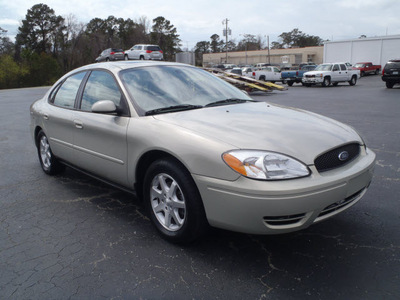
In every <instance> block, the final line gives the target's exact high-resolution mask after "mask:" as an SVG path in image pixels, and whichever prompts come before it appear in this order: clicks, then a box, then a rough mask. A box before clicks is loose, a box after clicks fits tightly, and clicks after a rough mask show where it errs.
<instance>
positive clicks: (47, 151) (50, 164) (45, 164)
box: [36, 130, 64, 175]
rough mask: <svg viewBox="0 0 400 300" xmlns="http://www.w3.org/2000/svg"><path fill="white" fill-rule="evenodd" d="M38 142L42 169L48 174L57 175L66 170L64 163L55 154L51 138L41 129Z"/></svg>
mask: <svg viewBox="0 0 400 300" xmlns="http://www.w3.org/2000/svg"><path fill="white" fill-rule="evenodd" d="M36 144H37V151H38V156H39V161H40V165H41V167H42V170H43V171H44V172H45V173H46V174H48V175H55V174H58V173H60V172H62V171H63V170H64V165H62V164H61V163H60V162H59V161H58V160H57V158H56V157H55V156H54V155H53V152H52V151H51V148H50V144H49V140H48V139H47V136H46V135H45V133H44V132H43V131H42V130H40V131H39V133H38V135H37V142H36Z"/></svg>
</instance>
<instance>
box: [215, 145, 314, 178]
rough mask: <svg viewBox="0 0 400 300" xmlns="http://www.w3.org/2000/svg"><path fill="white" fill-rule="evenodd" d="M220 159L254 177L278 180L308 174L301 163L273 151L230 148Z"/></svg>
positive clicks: (239, 171)
mask: <svg viewBox="0 0 400 300" xmlns="http://www.w3.org/2000/svg"><path fill="white" fill-rule="evenodd" d="M222 159H223V160H224V162H225V163H226V164H227V165H228V166H229V167H231V168H232V169H233V170H234V171H236V172H238V173H239V174H241V175H243V176H246V177H249V178H254V179H263V180H279V179H291V178H299V177H305V176H308V175H310V171H309V170H308V168H307V166H306V165H304V164H303V163H301V162H299V161H298V160H296V159H294V158H292V157H289V156H286V155H283V154H279V153H275V152H268V151H257V150H232V151H229V152H226V153H224V154H223V155H222Z"/></svg>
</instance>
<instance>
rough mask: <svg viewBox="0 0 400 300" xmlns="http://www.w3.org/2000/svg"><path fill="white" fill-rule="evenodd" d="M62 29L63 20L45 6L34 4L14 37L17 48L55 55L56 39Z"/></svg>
mask: <svg viewBox="0 0 400 300" xmlns="http://www.w3.org/2000/svg"><path fill="white" fill-rule="evenodd" d="M63 29H64V18H63V17H61V16H56V15H55V13H54V10H53V9H51V8H50V7H48V6H47V5H46V4H36V5H34V6H32V8H31V9H28V12H27V14H26V17H25V19H24V20H22V26H20V27H19V28H18V34H17V36H16V43H17V47H19V48H20V47H24V48H28V49H31V50H33V51H35V52H36V53H42V52H45V53H52V52H53V54H57V50H58V49H57V38H58V37H59V35H60V32H62V30H63Z"/></svg>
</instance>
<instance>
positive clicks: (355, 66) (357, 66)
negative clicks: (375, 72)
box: [354, 64, 364, 68]
mask: <svg viewBox="0 0 400 300" xmlns="http://www.w3.org/2000/svg"><path fill="white" fill-rule="evenodd" d="M354 68H364V64H355V65H354Z"/></svg>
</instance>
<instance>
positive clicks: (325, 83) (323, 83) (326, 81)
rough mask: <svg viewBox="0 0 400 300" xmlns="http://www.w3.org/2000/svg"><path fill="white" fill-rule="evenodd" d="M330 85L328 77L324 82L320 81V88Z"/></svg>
mask: <svg viewBox="0 0 400 300" xmlns="http://www.w3.org/2000/svg"><path fill="white" fill-rule="evenodd" d="M330 84H331V79H330V78H329V77H325V78H324V81H322V86H324V87H325V86H329V85H330Z"/></svg>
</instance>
